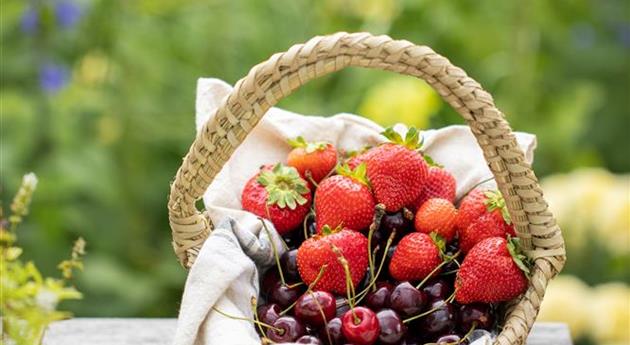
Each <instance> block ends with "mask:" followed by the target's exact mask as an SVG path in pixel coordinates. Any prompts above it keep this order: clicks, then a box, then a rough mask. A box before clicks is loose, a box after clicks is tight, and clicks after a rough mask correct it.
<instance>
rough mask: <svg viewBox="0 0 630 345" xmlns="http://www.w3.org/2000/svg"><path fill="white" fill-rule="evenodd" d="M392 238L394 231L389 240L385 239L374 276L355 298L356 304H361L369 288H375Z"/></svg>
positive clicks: (392, 240)
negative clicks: (381, 255) (383, 248)
mask: <svg viewBox="0 0 630 345" xmlns="http://www.w3.org/2000/svg"><path fill="white" fill-rule="evenodd" d="M394 237H396V229H394V230H393V231H392V233H391V234H389V238H388V239H387V243H386V244H385V250H384V251H383V257H382V258H381V262H380V264H379V265H378V270H377V271H376V275H375V276H372V279H370V283H369V284H368V286H366V287H365V289H363V291H361V292H359V293H358V294H357V296H359V297H358V299H357V304H359V303H361V301H362V300H363V298H365V296H367V294H368V291H370V288H371V287H373V286H376V280H377V279H378V277H379V276H380V275H381V270H382V269H383V266H384V264H385V260H386V259H387V251H388V250H389V247H390V246H391V245H392V242H394Z"/></svg>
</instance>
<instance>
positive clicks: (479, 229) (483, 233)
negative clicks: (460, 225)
mask: <svg viewBox="0 0 630 345" xmlns="http://www.w3.org/2000/svg"><path fill="white" fill-rule="evenodd" d="M507 235H510V236H516V234H515V233H514V228H513V227H512V225H510V224H507V223H506V222H505V220H504V219H503V216H502V215H501V212H499V211H498V210H494V211H492V212H490V213H485V214H483V215H482V216H481V217H479V218H477V220H475V221H474V222H473V223H472V224H470V225H469V226H468V227H467V228H466V229H464V230H460V231H459V248H460V249H461V250H462V252H464V253H467V252H468V251H469V250H471V249H472V248H473V247H474V246H475V244H477V243H479V242H481V241H482V240H485V239H486V238H490V237H506V236H507Z"/></svg>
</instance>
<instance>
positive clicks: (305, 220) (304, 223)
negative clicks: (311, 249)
mask: <svg viewBox="0 0 630 345" xmlns="http://www.w3.org/2000/svg"><path fill="white" fill-rule="evenodd" d="M312 216H313V210H311V211H310V212H309V213H308V214H307V215H306V217H304V221H302V229H304V240H308V226H307V225H306V223H308V219H309V218H311V217H312Z"/></svg>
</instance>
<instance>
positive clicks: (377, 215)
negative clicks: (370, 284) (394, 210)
mask: <svg viewBox="0 0 630 345" xmlns="http://www.w3.org/2000/svg"><path fill="white" fill-rule="evenodd" d="M384 215H385V205H383V204H377V205H376V206H375V207H374V220H373V221H372V224H370V230H369V231H368V251H370V249H371V248H372V236H373V235H374V232H375V231H376V230H378V228H380V226H381V220H382V219H383V216H384ZM368 265H369V266H368V267H369V268H370V276H371V277H374V260H372V255H368Z"/></svg>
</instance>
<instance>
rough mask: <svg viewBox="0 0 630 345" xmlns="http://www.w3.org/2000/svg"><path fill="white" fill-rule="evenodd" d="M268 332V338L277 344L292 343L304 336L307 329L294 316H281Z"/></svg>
mask: <svg viewBox="0 0 630 345" xmlns="http://www.w3.org/2000/svg"><path fill="white" fill-rule="evenodd" d="M272 326H273V327H275V328H279V330H277V329H273V328H269V329H268V330H267V338H269V339H271V340H272V341H275V342H277V343H290V342H294V341H296V340H297V339H298V338H300V337H301V336H303V335H304V333H305V332H306V328H305V327H304V325H302V323H300V321H298V320H296V319H295V318H294V317H293V316H281V317H279V318H278V319H277V320H276V321H275V322H274V323H273V324H272Z"/></svg>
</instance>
